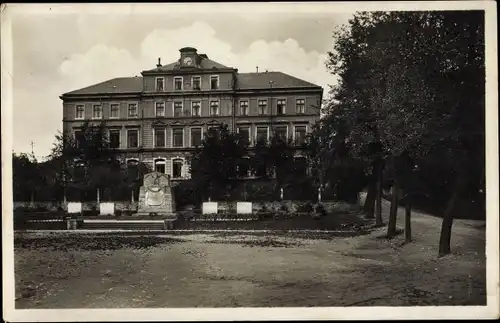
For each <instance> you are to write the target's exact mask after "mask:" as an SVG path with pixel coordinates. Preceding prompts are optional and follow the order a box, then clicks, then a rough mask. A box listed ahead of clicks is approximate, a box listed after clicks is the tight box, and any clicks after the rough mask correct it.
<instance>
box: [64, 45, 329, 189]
mask: <svg viewBox="0 0 500 323" xmlns="http://www.w3.org/2000/svg"><path fill="white" fill-rule="evenodd" d="M141 74H142V77H138V76H136V77H122V78H114V79H111V80H108V81H105V82H102V83H99V84H95V85H91V86H88V87H85V88H82V89H79V90H76V91H72V92H68V93H65V94H63V95H62V96H61V97H60V98H61V99H62V100H63V131H64V132H65V133H66V134H73V135H74V136H75V137H76V138H77V139H78V137H79V132H78V131H79V129H81V126H82V125H83V124H84V123H85V122H86V121H90V122H99V123H100V122H102V121H105V124H106V126H107V128H108V129H109V139H110V143H111V145H112V146H113V147H115V148H118V151H119V152H120V154H121V158H122V159H123V161H124V162H127V163H137V162H139V161H140V162H145V163H148V164H150V165H151V166H152V168H153V169H156V170H157V171H160V172H164V173H166V174H169V175H171V176H172V179H174V180H175V179H182V178H188V177H189V166H188V158H187V157H188V156H189V154H190V153H191V152H192V151H193V150H194V147H196V146H197V145H199V144H200V142H201V140H202V138H203V135H204V133H205V132H206V131H207V130H208V129H209V128H210V127H214V126H218V125H219V124H222V123H224V124H227V125H228V126H229V128H230V129H231V130H233V131H237V132H239V133H241V134H244V135H245V136H248V139H249V142H250V147H251V146H252V145H255V142H256V140H257V138H261V137H263V138H269V137H270V136H271V135H272V133H273V132H274V133H276V134H278V135H282V136H286V137H288V138H292V139H293V140H294V142H295V144H296V145H297V148H300V146H301V145H302V144H303V141H304V139H305V136H306V133H307V132H309V131H310V130H311V127H312V126H313V125H314V124H315V123H316V122H317V121H318V120H319V117H320V107H321V100H322V95H323V89H322V88H321V87H320V86H317V85H315V84H312V83H309V82H306V81H304V80H301V79H298V78H296V77H293V76H290V75H287V74H285V73H282V72H267V71H264V72H258V71H257V72H256V73H238V70H237V69H236V68H233V67H227V66H224V65H222V64H219V63H217V62H214V61H213V60H211V59H209V58H208V56H207V55H205V54H198V52H197V50H196V49H195V48H192V47H185V48H181V49H180V58H179V60H177V61H176V62H173V63H171V64H167V65H161V62H160V59H158V64H157V65H156V68H154V69H151V70H147V71H143V72H142V73H141Z"/></svg>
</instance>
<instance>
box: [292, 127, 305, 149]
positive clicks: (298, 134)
mask: <svg viewBox="0 0 500 323" xmlns="http://www.w3.org/2000/svg"><path fill="white" fill-rule="evenodd" d="M294 140H295V144H296V145H298V146H302V145H304V144H305V142H306V126H295V131H294Z"/></svg>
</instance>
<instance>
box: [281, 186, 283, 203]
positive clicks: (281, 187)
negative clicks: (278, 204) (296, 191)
mask: <svg viewBox="0 0 500 323" xmlns="http://www.w3.org/2000/svg"><path fill="white" fill-rule="evenodd" d="M280 199H281V200H283V187H281V188H280Z"/></svg>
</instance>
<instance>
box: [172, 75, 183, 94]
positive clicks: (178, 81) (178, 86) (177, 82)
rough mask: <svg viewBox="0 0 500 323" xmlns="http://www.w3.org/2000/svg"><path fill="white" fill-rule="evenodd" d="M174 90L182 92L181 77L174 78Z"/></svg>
mask: <svg viewBox="0 0 500 323" xmlns="http://www.w3.org/2000/svg"><path fill="white" fill-rule="evenodd" d="M174 90H176V91H180V90H182V76H176V77H174Z"/></svg>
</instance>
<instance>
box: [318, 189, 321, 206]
mask: <svg viewBox="0 0 500 323" xmlns="http://www.w3.org/2000/svg"><path fill="white" fill-rule="evenodd" d="M318 203H321V187H318Z"/></svg>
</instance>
